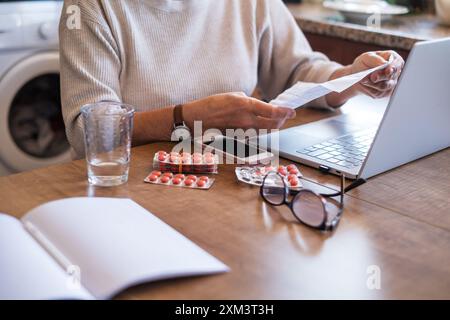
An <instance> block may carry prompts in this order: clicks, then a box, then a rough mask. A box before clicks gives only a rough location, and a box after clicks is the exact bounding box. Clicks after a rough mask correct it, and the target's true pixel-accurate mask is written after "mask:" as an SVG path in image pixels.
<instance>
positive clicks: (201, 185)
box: [197, 180, 206, 188]
mask: <svg viewBox="0 0 450 320" xmlns="http://www.w3.org/2000/svg"><path fill="white" fill-rule="evenodd" d="M197 186H198V187H199V188H204V187H205V186H206V181H204V180H198V181H197Z"/></svg>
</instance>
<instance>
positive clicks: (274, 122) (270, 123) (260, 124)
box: [255, 117, 286, 130]
mask: <svg viewBox="0 0 450 320" xmlns="http://www.w3.org/2000/svg"><path fill="white" fill-rule="evenodd" d="M285 122H286V119H267V118H263V117H256V120H255V125H256V128H257V129H269V130H275V129H280V128H281V127H282V126H283V125H284V123H285Z"/></svg>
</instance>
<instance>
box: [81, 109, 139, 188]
mask: <svg viewBox="0 0 450 320" xmlns="http://www.w3.org/2000/svg"><path fill="white" fill-rule="evenodd" d="M134 110H135V109H134V107H132V106H130V105H126V104H123V103H119V102H99V103H94V104H89V105H86V106H84V107H83V108H82V109H81V114H82V117H83V121H84V132H85V146H86V161H87V164H88V179H89V183H90V184H91V185H94V186H101V187H112V186H118V185H121V184H124V183H126V182H127V181H128V172H129V169H130V156H131V138H132V134H133V118H134Z"/></svg>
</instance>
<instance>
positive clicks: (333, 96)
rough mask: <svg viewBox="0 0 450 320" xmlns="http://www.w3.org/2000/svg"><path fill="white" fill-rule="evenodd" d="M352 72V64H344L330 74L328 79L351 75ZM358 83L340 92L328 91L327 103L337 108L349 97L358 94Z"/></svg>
mask: <svg viewBox="0 0 450 320" xmlns="http://www.w3.org/2000/svg"><path fill="white" fill-rule="evenodd" d="M352 73H353V71H352V65H348V66H344V67H342V68H339V69H337V70H336V71H335V72H333V74H332V75H331V76H330V79H329V80H335V79H338V78H342V77H345V76H348V75H351V74H352ZM357 87H358V84H356V85H354V86H352V87H350V88H349V89H347V90H345V91H343V92H341V93H335V92H333V93H330V94H329V95H327V96H326V99H327V103H328V105H329V106H331V107H333V108H339V107H340V106H342V105H343V104H345V103H346V102H347V101H348V100H349V99H351V98H353V97H355V96H356V95H358V93H359V92H358V89H357Z"/></svg>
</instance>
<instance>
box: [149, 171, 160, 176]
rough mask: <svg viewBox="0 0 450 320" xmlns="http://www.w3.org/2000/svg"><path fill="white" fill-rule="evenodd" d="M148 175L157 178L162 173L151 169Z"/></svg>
mask: <svg viewBox="0 0 450 320" xmlns="http://www.w3.org/2000/svg"><path fill="white" fill-rule="evenodd" d="M150 175H152V176H157V177H158V178H159V177H161V176H162V173H161V171H153V172H152V173H150Z"/></svg>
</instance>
